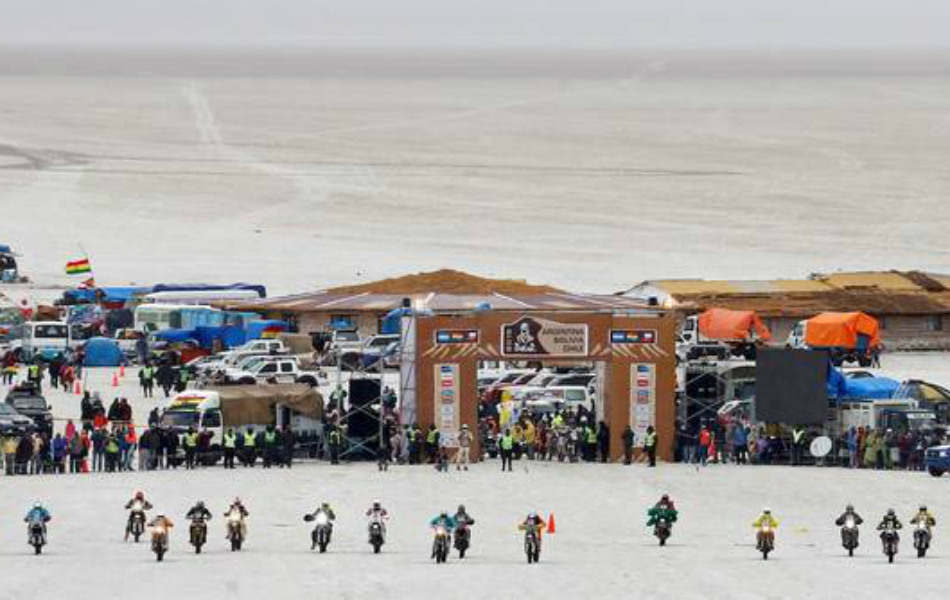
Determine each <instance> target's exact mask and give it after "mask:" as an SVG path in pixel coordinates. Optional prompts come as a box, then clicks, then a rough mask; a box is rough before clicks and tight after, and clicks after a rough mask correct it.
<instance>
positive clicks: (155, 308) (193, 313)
mask: <svg viewBox="0 0 950 600" xmlns="http://www.w3.org/2000/svg"><path fill="white" fill-rule="evenodd" d="M223 315H224V313H223V312H222V311H220V310H218V309H216V308H212V307H210V306H195V305H191V304H157V303H155V304H140V305H139V306H137V307H136V308H135V320H134V325H133V327H134V329H136V330H138V331H143V332H146V333H149V332H154V331H164V330H166V329H194V328H195V327H199V326H202V325H210V326H216V325H220V324H222V323H223V320H224V316H223Z"/></svg>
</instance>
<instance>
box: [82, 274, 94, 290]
mask: <svg viewBox="0 0 950 600" xmlns="http://www.w3.org/2000/svg"><path fill="white" fill-rule="evenodd" d="M79 287H80V288H81V289H87V290H92V289H95V287H96V279H95V278H94V277H90V278H89V279H87V280H85V281H83V282H82V283H80V284H79Z"/></svg>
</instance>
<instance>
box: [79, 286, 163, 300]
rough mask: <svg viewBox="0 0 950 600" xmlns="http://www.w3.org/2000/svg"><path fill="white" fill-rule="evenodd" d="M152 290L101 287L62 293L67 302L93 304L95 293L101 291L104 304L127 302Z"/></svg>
mask: <svg viewBox="0 0 950 600" xmlns="http://www.w3.org/2000/svg"><path fill="white" fill-rule="evenodd" d="M151 289H152V288H143V287H103V288H96V289H92V290H87V289H76V290H68V291H66V292H63V297H64V298H65V299H66V301H67V302H77V303H78V302H95V301H96V292H97V291H101V292H102V293H103V294H104V295H105V296H104V298H105V301H106V302H128V301H129V300H131V299H132V297H133V296H135V295H136V294H147V293H149V292H150V291H151Z"/></svg>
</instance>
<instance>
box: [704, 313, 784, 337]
mask: <svg viewBox="0 0 950 600" xmlns="http://www.w3.org/2000/svg"><path fill="white" fill-rule="evenodd" d="M698 321H699V333H700V334H701V335H702V336H703V337H705V338H708V339H711V340H743V341H752V340H753V339H758V340H762V341H763V342H767V341H769V340H770V339H772V334H771V332H769V329H768V327H766V326H765V324H764V323H762V320H761V319H760V318H759V317H758V315H756V314H755V312H754V311H751V310H728V309H725V308H711V309H709V310H707V311H706V312H704V313H702V314H701V315H699V319H698ZM753 332H754V333H755V338H753V336H752V334H753Z"/></svg>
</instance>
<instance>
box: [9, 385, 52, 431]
mask: <svg viewBox="0 0 950 600" xmlns="http://www.w3.org/2000/svg"><path fill="white" fill-rule="evenodd" d="M6 403H7V405H9V406H12V407H13V409H14V410H15V411H16V412H17V413H18V414H20V415H22V416H24V417H26V418H28V419H30V420H32V421H33V424H34V425H35V426H36V428H37V429H38V430H40V431H45V432H46V433H48V434H50V435H52V433H53V413H52V412H50V409H49V406H48V405H47V404H46V398H44V397H43V396H42V394H40V393H39V391H37V389H36V388H35V387H34V386H33V385H30V384H20V385H18V386H16V387H14V388H13V389H11V390H10V392H9V393H8V394H7V400H6Z"/></svg>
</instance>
